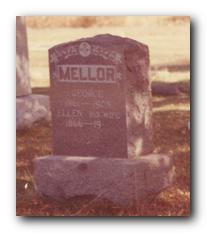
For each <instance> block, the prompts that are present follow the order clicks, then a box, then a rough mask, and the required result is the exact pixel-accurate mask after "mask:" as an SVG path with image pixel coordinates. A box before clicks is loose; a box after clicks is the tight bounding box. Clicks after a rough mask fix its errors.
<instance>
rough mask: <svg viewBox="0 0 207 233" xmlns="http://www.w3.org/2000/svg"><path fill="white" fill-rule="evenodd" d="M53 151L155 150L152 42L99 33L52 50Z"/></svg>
mask: <svg viewBox="0 0 207 233" xmlns="http://www.w3.org/2000/svg"><path fill="white" fill-rule="evenodd" d="M49 61H50V80H51V110H52V121H53V147H54V154H57V155H59V154H61V155H69V156H72V155H76V156H94V157H120V158H137V157H138V156H139V155H141V154H147V153H150V152H151V151H152V130H151V125H152V124H151V88H150V80H149V76H148V70H149V53H148V47H147V46H146V45H144V44H141V43H139V42H137V41H134V40H131V39H128V38H122V37H118V36H112V35H109V34H107V35H99V36H95V37H93V38H84V39H81V40H77V41H74V42H70V43H64V44H60V45H57V46H54V47H53V48H51V49H50V50H49Z"/></svg>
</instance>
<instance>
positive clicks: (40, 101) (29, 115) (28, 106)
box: [16, 95, 51, 129]
mask: <svg viewBox="0 0 207 233" xmlns="http://www.w3.org/2000/svg"><path fill="white" fill-rule="evenodd" d="M50 117H51V113H50V110H49V97H48V96H46V95H27V96H22V97H17V98H16V129H23V128H28V127H31V126H32V124H33V123H34V122H36V121H38V120H41V119H46V120H50Z"/></svg>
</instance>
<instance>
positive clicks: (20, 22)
mask: <svg viewBox="0 0 207 233" xmlns="http://www.w3.org/2000/svg"><path fill="white" fill-rule="evenodd" d="M31 92H32V91H31V86H30V77H29V58H28V47H27V32H26V25H25V19H24V17H22V16H17V17H16V96H24V95H29V94H31Z"/></svg>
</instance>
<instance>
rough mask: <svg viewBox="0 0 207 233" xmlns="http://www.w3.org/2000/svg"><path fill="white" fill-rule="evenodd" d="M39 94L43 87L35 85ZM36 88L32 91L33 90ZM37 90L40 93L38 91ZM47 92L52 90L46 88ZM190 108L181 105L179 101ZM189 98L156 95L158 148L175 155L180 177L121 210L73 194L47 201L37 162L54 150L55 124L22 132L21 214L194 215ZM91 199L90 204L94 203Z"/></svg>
mask: <svg viewBox="0 0 207 233" xmlns="http://www.w3.org/2000/svg"><path fill="white" fill-rule="evenodd" d="M34 90H36V92H37V93H40V89H34ZM34 90H33V91H34ZM34 92H35V91H34ZM43 92H44V93H47V89H44V90H43ZM181 104H182V105H183V106H185V108H180V107H179V106H180V105H181ZM189 114H190V113H189V96H188V95H182V96H169V97H164V96H154V97H153V126H154V152H156V153H159V152H161V153H168V154H170V155H171V156H173V158H174V161H175V167H176V179H175V183H174V185H173V186H172V187H171V188H168V189H166V190H164V191H163V192H162V193H160V194H159V195H158V196H156V197H155V198H153V199H152V200H150V201H146V202H142V203H140V204H138V205H137V206H134V207H133V208H129V209H122V208H120V207H118V206H116V205H114V204H113V203H111V202H109V201H108V200H104V199H101V198H99V199H97V200H95V201H93V198H92V197H87V196H86V197H76V198H71V199H70V200H68V201H67V202H66V203H64V204H58V203H54V202H48V201H46V200H42V199H41V198H40V197H39V196H38V195H37V194H36V192H35V189H34V184H33V180H32V160H33V159H34V158H36V157H39V156H45V155H48V154H52V139H51V136H52V132H51V124H49V123H47V122H44V121H41V122H38V123H36V124H35V125H34V126H33V127H32V128H31V129H25V130H21V131H17V215H24V216H188V215H189V214H190V145H189V143H190V135H189V130H188V128H187V122H188V120H189ZM89 203H90V204H89Z"/></svg>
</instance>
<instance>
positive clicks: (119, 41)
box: [49, 34, 148, 53]
mask: <svg viewBox="0 0 207 233" xmlns="http://www.w3.org/2000/svg"><path fill="white" fill-rule="evenodd" d="M83 41H86V42H91V43H97V44H101V45H102V46H106V47H113V48H117V49H121V50H125V49H126V48H129V47H136V48H137V49H140V50H143V51H146V52H147V53H148V46H147V45H145V44H143V43H141V42H138V41H136V40H134V39H130V38H127V37H121V36H117V35H111V34H100V35H96V36H94V37H87V38H81V39H78V40H75V41H70V42H66V43H61V44H58V45H55V46H53V47H51V48H50V49H49V50H52V49H55V48H59V47H62V46H66V45H68V44H70V43H71V44H72V43H78V42H83Z"/></svg>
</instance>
